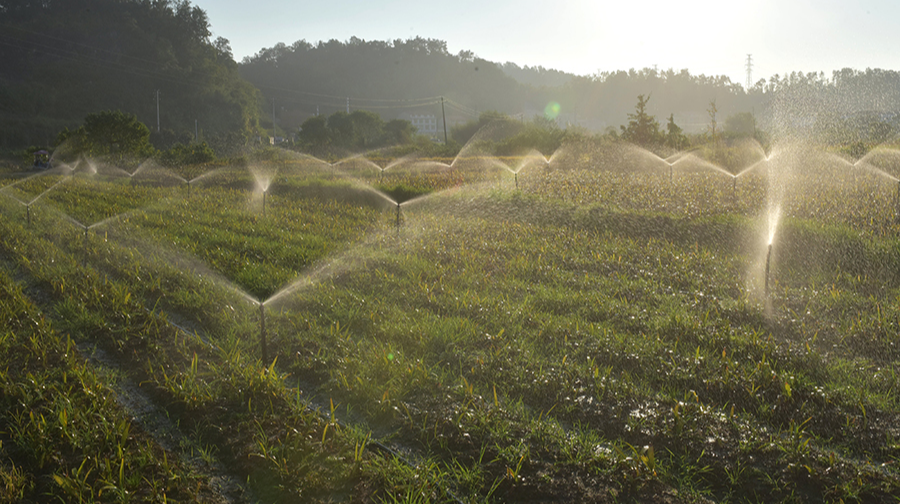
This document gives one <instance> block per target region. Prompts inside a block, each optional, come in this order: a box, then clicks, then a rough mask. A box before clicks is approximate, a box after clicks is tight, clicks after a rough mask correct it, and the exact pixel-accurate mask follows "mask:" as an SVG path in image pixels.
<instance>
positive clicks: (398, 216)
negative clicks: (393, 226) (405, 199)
mask: <svg viewBox="0 0 900 504" xmlns="http://www.w3.org/2000/svg"><path fill="white" fill-rule="evenodd" d="M397 227H398V228H399V227H400V203H397Z"/></svg>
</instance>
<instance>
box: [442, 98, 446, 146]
mask: <svg viewBox="0 0 900 504" xmlns="http://www.w3.org/2000/svg"><path fill="white" fill-rule="evenodd" d="M441 118H443V120H444V145H447V114H446V113H444V97H443V96H441Z"/></svg>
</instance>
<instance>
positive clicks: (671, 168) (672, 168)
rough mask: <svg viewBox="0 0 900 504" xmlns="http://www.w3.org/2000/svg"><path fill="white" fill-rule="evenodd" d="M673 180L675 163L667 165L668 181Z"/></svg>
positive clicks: (671, 181)
mask: <svg viewBox="0 0 900 504" xmlns="http://www.w3.org/2000/svg"><path fill="white" fill-rule="evenodd" d="M674 182H675V165H673V164H670V165H669V183H674Z"/></svg>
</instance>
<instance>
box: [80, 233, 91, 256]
mask: <svg viewBox="0 0 900 504" xmlns="http://www.w3.org/2000/svg"><path fill="white" fill-rule="evenodd" d="M88 231H90V229H89V228H88V227H87V226H84V251H83V255H82V258H81V265H82V266H84V265H86V264H87V255H88Z"/></svg>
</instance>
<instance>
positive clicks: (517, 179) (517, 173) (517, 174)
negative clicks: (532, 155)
mask: <svg viewBox="0 0 900 504" xmlns="http://www.w3.org/2000/svg"><path fill="white" fill-rule="evenodd" d="M514 175H515V176H516V191H518V190H519V172H516V173H515V174H514Z"/></svg>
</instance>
